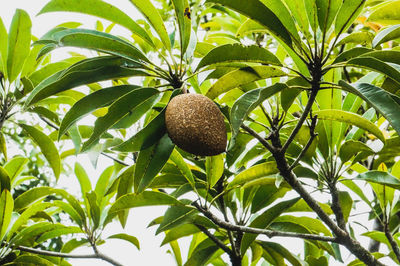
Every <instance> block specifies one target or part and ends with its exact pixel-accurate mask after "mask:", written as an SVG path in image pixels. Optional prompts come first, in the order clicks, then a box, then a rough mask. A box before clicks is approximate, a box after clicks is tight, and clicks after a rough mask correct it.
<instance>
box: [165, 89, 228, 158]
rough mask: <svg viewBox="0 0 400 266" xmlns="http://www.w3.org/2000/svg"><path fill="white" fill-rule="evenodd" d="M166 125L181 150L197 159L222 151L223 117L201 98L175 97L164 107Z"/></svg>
mask: <svg viewBox="0 0 400 266" xmlns="http://www.w3.org/2000/svg"><path fill="white" fill-rule="evenodd" d="M165 124H166V126H167V132H168V135H169V137H170V138H171V139H172V141H173V142H174V143H175V144H176V145H177V146H178V147H179V148H181V149H182V150H184V151H187V152H189V153H192V154H194V155H199V156H213V155H217V154H220V153H222V152H224V151H225V148H226V141H227V139H226V128H225V122H224V117H223V115H222V113H221V111H220V110H219V108H218V106H217V105H216V104H215V103H214V102H213V101H211V100H210V99H209V98H208V97H206V96H204V95H201V94H190V93H188V94H181V95H178V96H176V97H174V98H173V99H172V100H171V101H170V102H169V104H168V106H167V110H166V112H165Z"/></svg>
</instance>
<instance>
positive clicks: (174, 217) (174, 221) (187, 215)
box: [156, 205, 198, 234]
mask: <svg viewBox="0 0 400 266" xmlns="http://www.w3.org/2000/svg"><path fill="white" fill-rule="evenodd" d="M197 214H198V211H197V209H196V208H194V207H191V206H181V205H177V206H171V207H169V208H168V210H167V211H166V212H165V214H164V218H163V220H162V222H161V224H160V226H159V227H158V229H157V232H156V234H159V233H161V232H164V231H166V230H170V229H172V228H175V227H177V226H179V225H182V224H186V223H192V222H193V220H194V217H195V216H196V215H197Z"/></svg>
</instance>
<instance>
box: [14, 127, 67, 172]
mask: <svg viewBox="0 0 400 266" xmlns="http://www.w3.org/2000/svg"><path fill="white" fill-rule="evenodd" d="M19 125H20V127H22V128H23V129H24V130H25V131H26V132H27V133H28V134H29V136H30V137H31V138H32V139H33V141H34V142H36V144H37V145H38V146H39V148H40V150H41V151H42V153H43V155H44V157H46V159H47V161H48V162H49V164H50V166H51V168H52V169H53V172H54V175H55V176H56V178H57V179H58V177H59V176H60V172H61V160H60V155H59V154H58V150H57V147H56V145H54V142H53V141H52V140H51V139H50V138H49V137H48V136H47V135H46V134H44V133H43V132H42V131H40V130H39V129H37V128H35V127H33V126H29V125H26V124H19Z"/></svg>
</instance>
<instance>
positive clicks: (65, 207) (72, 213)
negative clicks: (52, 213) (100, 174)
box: [53, 200, 84, 227]
mask: <svg viewBox="0 0 400 266" xmlns="http://www.w3.org/2000/svg"><path fill="white" fill-rule="evenodd" d="M53 204H54V206H55V207H59V208H60V209H61V210H62V211H64V212H65V213H67V214H68V215H69V217H70V218H71V219H72V220H73V221H74V222H75V223H76V224H77V225H79V226H80V227H82V225H83V223H84V219H83V218H82V217H81V215H80V214H79V213H78V211H77V210H76V209H75V208H74V207H72V205H71V204H69V203H67V202H64V201H61V200H55V201H53ZM81 210H82V212H83V209H81Z"/></svg>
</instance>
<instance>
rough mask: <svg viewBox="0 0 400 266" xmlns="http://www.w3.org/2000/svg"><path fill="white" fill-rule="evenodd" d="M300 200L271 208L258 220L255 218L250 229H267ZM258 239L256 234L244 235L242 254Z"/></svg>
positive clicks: (282, 203) (281, 203) (285, 202)
mask: <svg viewBox="0 0 400 266" xmlns="http://www.w3.org/2000/svg"><path fill="white" fill-rule="evenodd" d="M298 200H299V198H295V199H292V200H288V201H284V202H280V203H278V204H276V205H275V206H273V207H272V208H269V209H268V210H266V211H265V212H264V213H262V214H260V215H259V216H258V217H257V218H255V219H254V220H253V221H252V222H251V223H250V225H249V226H250V227H254V228H267V227H268V225H270V224H271V223H272V222H273V221H274V220H275V219H276V218H277V217H279V216H280V215H281V214H282V213H283V212H284V211H285V210H286V209H288V208H290V207H291V206H293V205H294V204H295V203H296V202H297V201H298ZM256 238H257V235H255V234H244V236H243V240H242V245H241V247H240V249H241V251H242V252H245V251H246V250H247V249H248V248H249V247H250V244H251V243H252V242H253V241H254V240H255V239H256Z"/></svg>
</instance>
